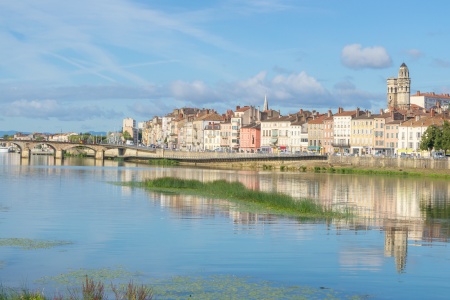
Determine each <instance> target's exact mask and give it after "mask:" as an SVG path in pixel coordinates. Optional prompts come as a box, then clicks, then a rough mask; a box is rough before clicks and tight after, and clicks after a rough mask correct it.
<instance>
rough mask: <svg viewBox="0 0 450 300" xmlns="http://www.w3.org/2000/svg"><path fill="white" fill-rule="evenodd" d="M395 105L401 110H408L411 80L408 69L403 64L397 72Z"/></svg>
mask: <svg viewBox="0 0 450 300" xmlns="http://www.w3.org/2000/svg"><path fill="white" fill-rule="evenodd" d="M397 86H398V90H397V105H398V106H399V107H400V108H403V109H409V99H410V98H409V96H410V94H411V79H410V78H409V70H408V67H407V66H406V65H405V63H403V64H402V65H401V66H400V70H399V71H398V79H397Z"/></svg>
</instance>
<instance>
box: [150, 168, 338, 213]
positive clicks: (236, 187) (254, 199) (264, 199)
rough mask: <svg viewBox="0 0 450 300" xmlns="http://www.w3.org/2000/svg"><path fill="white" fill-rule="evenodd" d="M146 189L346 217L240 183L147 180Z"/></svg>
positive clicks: (178, 179)
mask: <svg viewBox="0 0 450 300" xmlns="http://www.w3.org/2000/svg"><path fill="white" fill-rule="evenodd" d="M143 186H144V187H146V188H150V189H156V190H160V191H162V190H173V189H176V190H182V191H183V192H185V193H194V194H197V195H200V196H207V197H214V198H223V199H228V200H235V201H241V202H245V203H250V204H256V205H258V206H259V207H260V208H264V209H267V210H270V211H274V212H278V213H283V214H290V215H292V214H294V215H298V216H311V217H321V218H328V217H344V216H345V215H346V214H345V213H341V212H333V211H331V210H328V209H326V208H324V207H323V206H321V205H319V204H317V203H315V202H314V201H312V200H311V199H295V198H293V197H291V196H289V195H286V194H282V193H276V192H262V191H254V190H251V189H248V188H246V187H245V186H244V185H243V184H242V183H240V182H237V181H235V182H228V181H225V180H217V181H212V182H200V181H198V180H188V179H180V178H175V177H162V178H158V179H152V180H146V181H145V182H144V183H143Z"/></svg>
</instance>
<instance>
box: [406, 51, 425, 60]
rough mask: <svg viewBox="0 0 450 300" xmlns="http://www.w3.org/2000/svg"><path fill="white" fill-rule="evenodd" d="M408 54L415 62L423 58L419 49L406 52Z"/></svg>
mask: <svg viewBox="0 0 450 300" xmlns="http://www.w3.org/2000/svg"><path fill="white" fill-rule="evenodd" d="M406 54H407V55H408V56H409V57H411V58H412V59H414V60H416V59H419V58H421V57H422V56H423V53H422V51H420V50H418V49H409V50H407V51H406Z"/></svg>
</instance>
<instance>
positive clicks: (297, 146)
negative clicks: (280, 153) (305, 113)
mask: <svg viewBox="0 0 450 300" xmlns="http://www.w3.org/2000/svg"><path fill="white" fill-rule="evenodd" d="M289 149H290V152H292V153H295V152H306V151H308V123H306V122H305V121H301V120H299V119H298V117H297V119H296V120H295V121H294V122H292V123H291V144H290V147H289Z"/></svg>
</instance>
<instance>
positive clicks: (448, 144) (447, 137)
mask: <svg viewBox="0 0 450 300" xmlns="http://www.w3.org/2000/svg"><path fill="white" fill-rule="evenodd" d="M441 139H442V142H441V149H442V150H444V151H445V153H447V150H449V149H450V123H449V122H448V121H444V124H443V125H442V134H441Z"/></svg>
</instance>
